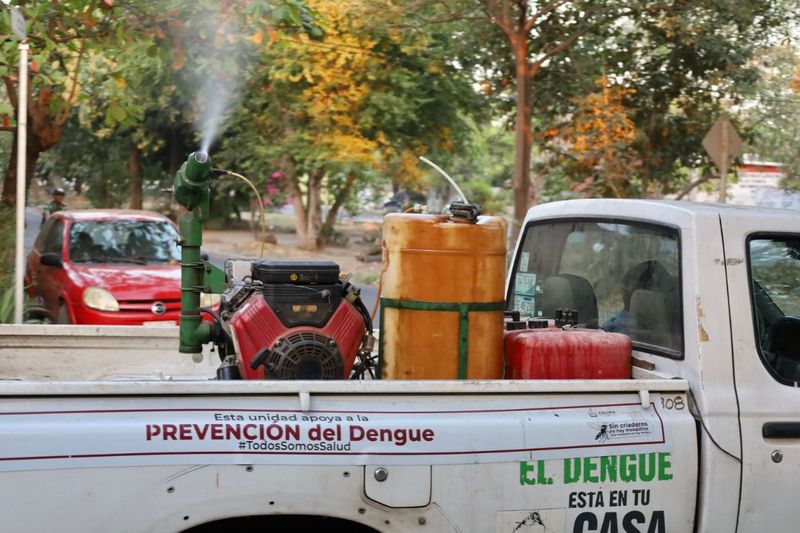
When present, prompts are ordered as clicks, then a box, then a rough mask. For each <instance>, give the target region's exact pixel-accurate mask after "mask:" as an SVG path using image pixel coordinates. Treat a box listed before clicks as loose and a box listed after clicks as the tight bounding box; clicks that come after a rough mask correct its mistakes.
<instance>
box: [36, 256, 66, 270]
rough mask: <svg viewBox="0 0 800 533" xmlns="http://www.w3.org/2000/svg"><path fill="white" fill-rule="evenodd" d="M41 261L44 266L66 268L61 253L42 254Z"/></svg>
mask: <svg viewBox="0 0 800 533" xmlns="http://www.w3.org/2000/svg"><path fill="white" fill-rule="evenodd" d="M39 262H40V263H41V264H42V265H44V266H50V267H56V268H64V262H63V261H62V260H61V255H60V254H56V253H49V254H42V255H41V257H40V258H39Z"/></svg>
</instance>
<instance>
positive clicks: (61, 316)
mask: <svg viewBox="0 0 800 533" xmlns="http://www.w3.org/2000/svg"><path fill="white" fill-rule="evenodd" d="M56 324H72V319H71V318H70V316H69V308H68V307H67V305H66V304H64V303H62V304H61V305H60V306H59V307H58V316H57V317H56Z"/></svg>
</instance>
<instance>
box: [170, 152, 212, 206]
mask: <svg viewBox="0 0 800 533" xmlns="http://www.w3.org/2000/svg"><path fill="white" fill-rule="evenodd" d="M211 171H212V167H211V159H209V157H208V154H207V153H205V152H192V153H191V154H189V157H188V158H187V159H186V161H185V162H184V163H183V164H182V165H181V168H180V169H179V170H178V173H177V174H175V182H174V184H173V190H174V191H175V192H174V195H175V201H176V202H178V203H179V204H180V205H182V206H183V207H185V208H186V209H188V210H190V211H192V210H194V209H195V208H200V212H199V213H198V215H199V216H200V218H201V220H202V219H205V218H206V216H207V215H208V203H209V197H210V190H209V186H208V183H209V181H211V176H212V172H211Z"/></svg>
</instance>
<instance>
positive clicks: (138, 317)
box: [25, 210, 181, 325]
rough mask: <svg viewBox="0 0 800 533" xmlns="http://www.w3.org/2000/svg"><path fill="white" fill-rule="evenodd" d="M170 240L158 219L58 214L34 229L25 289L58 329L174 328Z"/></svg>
mask: <svg viewBox="0 0 800 533" xmlns="http://www.w3.org/2000/svg"><path fill="white" fill-rule="evenodd" d="M178 238H179V235H178V230H177V228H176V227H175V225H174V224H173V223H172V221H170V220H169V219H168V218H167V217H165V216H162V215H159V214H158V213H152V212H149V211H133V210H87V211H60V212H57V213H54V214H53V215H51V216H50V217H49V218H48V219H47V221H46V222H45V223H44V224H43V225H42V229H41V231H40V233H39V236H38V237H37V238H36V242H35V243H34V245H33V249H32V250H31V253H30V254H29V255H28V268H27V272H26V280H25V282H26V283H25V284H26V286H27V287H28V293H29V294H30V295H31V296H32V297H34V298H37V299H39V301H41V302H42V303H43V304H44V306H45V307H46V308H47V310H48V312H49V313H50V314H51V316H52V317H53V318H54V319H55V320H56V321H57V322H58V323H61V324H105V325H142V324H146V323H150V322H163V321H172V322H174V323H175V324H177V323H178V319H179V315H180V307H181V301H180V300H181V291H180V281H181V268H180V248H179V247H178V245H177V241H178Z"/></svg>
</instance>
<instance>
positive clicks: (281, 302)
mask: <svg viewBox="0 0 800 533" xmlns="http://www.w3.org/2000/svg"><path fill="white" fill-rule="evenodd" d="M220 309H221V314H222V318H223V320H224V321H225V322H226V329H227V330H228V333H229V335H230V336H231V338H232V340H233V345H234V349H235V352H236V366H237V367H238V371H239V372H238V373H239V375H240V377H241V378H243V379H348V378H350V376H351V374H352V372H353V367H354V364H355V362H356V358H357V356H358V355H359V354H360V355H361V356H362V359H363V358H368V351H369V350H368V348H367V347H368V346H369V342H368V339H369V338H370V335H371V333H372V331H371V330H372V323H371V320H370V317H369V314H368V313H367V310H366V308H365V307H364V305H363V303H362V302H361V299H360V298H359V291H358V289H356V288H355V287H354V286H353V285H351V284H350V283H347V282H342V281H340V280H339V266H338V265H337V264H336V263H332V262H329V261H302V262H301V261H259V262H255V263H253V265H252V276H251V278H250V279H245V280H243V281H236V282H234V283H233V284H232V285H231V287H230V288H229V289H228V290H227V291H226V292H225V294H223V295H222V301H221V306H220Z"/></svg>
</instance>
